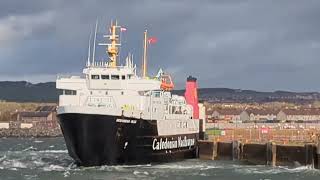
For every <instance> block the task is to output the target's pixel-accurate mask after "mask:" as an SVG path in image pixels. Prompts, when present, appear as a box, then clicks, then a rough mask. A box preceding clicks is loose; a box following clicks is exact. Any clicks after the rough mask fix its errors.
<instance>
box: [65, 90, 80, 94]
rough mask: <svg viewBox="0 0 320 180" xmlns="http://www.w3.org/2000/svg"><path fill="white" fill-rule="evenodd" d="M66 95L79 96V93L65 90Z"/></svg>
mask: <svg viewBox="0 0 320 180" xmlns="http://www.w3.org/2000/svg"><path fill="white" fill-rule="evenodd" d="M63 93H64V95H77V91H74V90H64V92H63Z"/></svg>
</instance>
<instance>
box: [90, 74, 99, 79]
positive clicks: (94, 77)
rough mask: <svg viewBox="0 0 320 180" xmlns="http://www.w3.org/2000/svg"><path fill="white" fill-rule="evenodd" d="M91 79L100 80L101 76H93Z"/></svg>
mask: <svg viewBox="0 0 320 180" xmlns="http://www.w3.org/2000/svg"><path fill="white" fill-rule="evenodd" d="M91 79H100V77H99V75H91Z"/></svg>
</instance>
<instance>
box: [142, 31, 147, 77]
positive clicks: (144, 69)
mask: <svg viewBox="0 0 320 180" xmlns="http://www.w3.org/2000/svg"><path fill="white" fill-rule="evenodd" d="M147 48H148V43H147V30H145V31H144V48H143V61H142V77H143V78H146V77H147Z"/></svg>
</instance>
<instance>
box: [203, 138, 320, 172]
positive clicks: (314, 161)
mask: <svg viewBox="0 0 320 180" xmlns="http://www.w3.org/2000/svg"><path fill="white" fill-rule="evenodd" d="M199 158H200V159H204V160H239V161H243V162H246V163H249V164H255V165H270V166H311V167H314V168H317V169H320V139H319V141H318V143H306V144H304V145H301V144H297V145H293V144H290V145H286V144H276V143H274V142H267V143H244V142H241V141H231V142H217V141H207V140H206V141H199Z"/></svg>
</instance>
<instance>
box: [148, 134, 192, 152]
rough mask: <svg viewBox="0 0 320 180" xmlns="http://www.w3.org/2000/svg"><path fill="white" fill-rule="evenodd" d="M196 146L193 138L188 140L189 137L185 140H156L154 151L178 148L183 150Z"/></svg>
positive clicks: (179, 138)
mask: <svg viewBox="0 0 320 180" xmlns="http://www.w3.org/2000/svg"><path fill="white" fill-rule="evenodd" d="M194 145H195V139H194V138H191V139H188V138H187V136H184V137H183V138H182V137H181V136H179V137H178V138H177V139H176V140H174V139H173V138H171V140H168V138H165V139H163V138H160V139H157V138H154V139H153V142H152V149H153V150H166V149H177V148H183V147H191V146H194Z"/></svg>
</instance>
